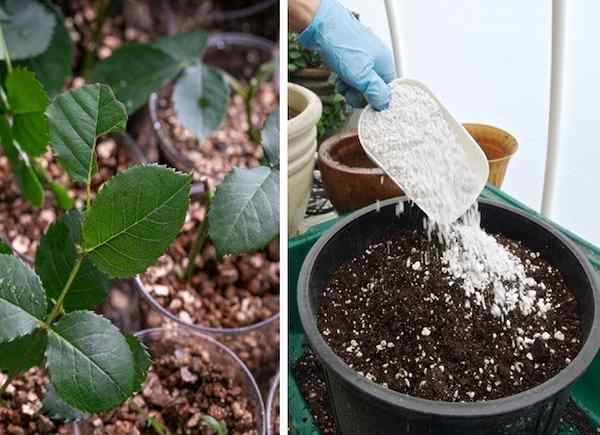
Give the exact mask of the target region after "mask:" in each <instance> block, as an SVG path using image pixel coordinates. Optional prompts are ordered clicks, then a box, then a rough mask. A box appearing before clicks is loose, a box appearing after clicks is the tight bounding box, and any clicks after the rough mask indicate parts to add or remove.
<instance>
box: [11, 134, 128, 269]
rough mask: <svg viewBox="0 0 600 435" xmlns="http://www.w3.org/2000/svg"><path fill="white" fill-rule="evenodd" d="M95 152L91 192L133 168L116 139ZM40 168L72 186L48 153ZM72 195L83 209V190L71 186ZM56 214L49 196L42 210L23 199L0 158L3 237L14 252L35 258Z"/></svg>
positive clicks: (98, 146) (62, 183) (101, 145)
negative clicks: (95, 160)
mask: <svg viewBox="0 0 600 435" xmlns="http://www.w3.org/2000/svg"><path fill="white" fill-rule="evenodd" d="M96 150H97V154H98V173H97V174H96V175H95V176H94V178H93V180H92V186H93V187H92V192H97V191H98V188H99V187H100V186H101V185H102V184H103V183H104V182H105V181H106V180H107V179H109V178H110V177H111V176H113V175H114V174H115V173H116V172H117V171H121V170H123V169H125V168H127V167H128V166H129V165H130V164H132V161H131V159H130V157H129V156H128V154H127V152H126V151H125V150H124V149H123V148H122V147H119V145H117V143H116V142H115V141H114V140H113V139H105V140H101V141H99V142H98V145H97V147H96ZM40 165H41V166H42V167H44V168H45V169H46V170H47V172H48V173H49V174H50V176H51V177H52V179H53V180H54V181H55V182H57V183H59V184H61V185H62V186H68V185H69V183H70V182H69V177H68V176H67V174H66V172H65V171H64V170H63V169H62V167H61V166H60V165H59V164H57V162H56V160H54V159H53V158H52V157H51V155H50V154H49V153H48V154H47V155H45V156H44V157H43V158H41V159H40ZM69 194H70V196H71V198H74V199H75V200H76V204H77V206H78V207H81V206H82V205H83V201H84V199H85V188H84V187H82V186H79V185H72V186H71V188H70V189H69ZM57 213H60V211H59V210H58V209H57V207H56V203H55V202H54V199H53V196H52V194H51V193H49V192H47V193H46V201H45V204H44V207H42V208H40V209H36V208H35V207H34V206H33V205H32V204H31V203H30V202H29V201H27V200H26V199H25V198H23V196H22V195H21V193H20V191H19V189H18V187H17V186H16V184H15V181H14V177H13V176H12V173H11V171H10V167H9V164H8V161H7V159H6V157H5V156H4V155H3V154H0V233H3V234H4V235H5V236H6V237H7V238H8V241H10V242H11V243H12V246H13V248H14V249H15V251H17V252H18V253H20V254H23V255H27V256H29V257H33V256H34V255H35V251H36V249H37V246H38V243H39V241H40V239H41V236H42V235H43V234H44V232H45V231H46V229H47V228H48V226H49V225H50V224H51V223H52V222H54V221H55V220H56V217H57Z"/></svg>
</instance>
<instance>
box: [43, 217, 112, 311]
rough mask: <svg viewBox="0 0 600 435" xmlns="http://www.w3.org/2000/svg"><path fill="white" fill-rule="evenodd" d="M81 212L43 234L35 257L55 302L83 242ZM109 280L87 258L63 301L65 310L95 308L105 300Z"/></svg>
mask: <svg viewBox="0 0 600 435" xmlns="http://www.w3.org/2000/svg"><path fill="white" fill-rule="evenodd" d="M81 226H82V218H81V214H80V213H79V212H78V211H77V210H73V211H71V212H69V213H67V214H66V215H65V216H63V217H62V218H61V219H60V220H58V221H56V222H54V223H53V224H52V225H51V226H50V227H49V228H48V231H47V232H46V234H45V235H44V236H43V237H42V240H41V242H40V247H39V248H38V250H37V252H36V256H35V270H36V272H37V273H38V275H39V277H40V278H41V280H42V283H43V284H44V288H45V289H46V296H47V297H48V299H49V300H54V301H56V300H57V299H58V297H59V296H60V293H61V291H62V289H63V288H64V287H65V284H66V283H67V280H68V279H69V274H70V272H71V270H73V267H74V266H75V263H76V261H77V259H78V258H79V256H78V253H77V247H76V246H77V245H78V244H80V242H81ZM110 288H111V282H110V279H109V278H108V277H107V276H106V275H104V274H103V273H102V272H100V271H99V270H98V269H96V267H95V266H94V265H93V264H92V262H91V261H90V260H89V259H87V258H86V259H84V260H83V263H82V264H81V267H80V268H79V272H78V273H77V276H76V277H75V280H74V281H73V283H72V284H71V287H70V289H69V293H68V294H67V296H66V298H65V300H64V308H65V310H66V311H73V310H81V309H93V308H96V307H97V306H98V305H100V304H101V303H103V302H104V300H105V299H106V297H107V296H108V293H109V291H110Z"/></svg>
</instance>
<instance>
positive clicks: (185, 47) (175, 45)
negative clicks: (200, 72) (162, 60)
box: [154, 31, 208, 66]
mask: <svg viewBox="0 0 600 435" xmlns="http://www.w3.org/2000/svg"><path fill="white" fill-rule="evenodd" d="M207 44H208V33H206V32H199V31H193V32H182V33H178V34H176V35H173V36H166V37H164V38H160V39H159V40H158V41H157V42H156V43H155V44H154V46H155V47H156V48H158V49H160V50H162V51H164V52H165V53H166V54H168V55H169V56H171V57H172V58H173V59H175V60H177V61H178V62H180V63H181V64H183V65H186V66H187V65H192V64H193V63H196V62H198V61H199V60H200V59H201V58H202V55H203V54H204V50H206V46H207Z"/></svg>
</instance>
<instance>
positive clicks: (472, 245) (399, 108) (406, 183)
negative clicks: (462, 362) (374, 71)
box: [359, 80, 550, 318]
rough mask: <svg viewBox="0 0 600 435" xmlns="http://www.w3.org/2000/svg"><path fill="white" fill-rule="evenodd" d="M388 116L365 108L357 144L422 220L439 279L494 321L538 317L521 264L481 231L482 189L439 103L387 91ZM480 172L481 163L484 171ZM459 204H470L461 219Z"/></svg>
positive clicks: (423, 95) (410, 88)
mask: <svg viewBox="0 0 600 435" xmlns="http://www.w3.org/2000/svg"><path fill="white" fill-rule="evenodd" d="M390 87H391V91H392V98H391V102H390V107H389V109H387V110H385V111H382V112H375V111H374V110H372V109H369V108H367V109H366V110H365V112H364V113H363V115H362V116H361V119H360V125H359V135H360V139H361V143H363V144H368V145H367V146H365V145H363V146H365V150H366V151H367V152H368V154H369V155H370V156H371V157H373V158H374V160H376V161H377V162H378V164H379V166H381V167H382V169H384V170H385V171H386V172H387V173H388V175H389V176H390V177H391V178H392V179H393V180H394V181H395V182H396V183H397V184H398V185H399V186H400V187H401V188H402V189H403V190H404V191H405V192H406V194H407V195H408V196H409V197H410V198H411V199H412V200H413V201H414V202H415V203H416V204H417V205H418V206H419V207H420V208H421V209H422V210H423V211H424V212H425V213H426V214H427V216H428V217H429V219H426V220H425V222H424V226H425V229H426V231H427V233H428V235H429V237H430V238H431V236H432V235H433V234H435V235H436V236H437V237H438V238H439V239H440V241H442V242H443V243H444V246H445V247H444V252H443V253H442V262H443V264H445V266H446V267H445V270H444V272H446V273H448V274H449V275H450V276H451V277H453V278H454V279H461V280H462V281H463V289H464V291H465V295H466V297H467V298H468V300H471V301H472V302H473V303H475V304H476V305H479V306H482V307H484V308H487V309H489V310H490V311H491V313H492V314H493V315H494V316H496V317H499V318H504V317H505V315H507V314H508V313H510V312H512V311H513V310H516V309H518V310H520V312H521V313H522V314H523V315H530V314H534V313H536V314H539V315H544V314H545V312H546V311H548V309H549V308H550V306H549V304H547V303H546V301H545V300H544V299H543V298H538V297H537V296H536V294H537V292H536V288H539V285H538V283H536V281H535V280H534V279H532V278H529V277H527V275H526V273H525V267H524V266H523V264H522V263H521V260H520V259H519V258H517V257H516V256H515V255H513V254H511V253H510V252H509V251H508V250H506V249H505V248H504V247H503V246H502V245H500V244H499V243H498V242H497V241H496V239H495V238H494V237H493V236H491V235H488V234H487V233H486V232H485V231H484V230H483V229H482V228H481V226H480V215H479V211H478V209H477V203H476V198H477V196H478V195H479V193H480V192H481V190H482V188H483V186H481V185H479V182H478V180H477V177H475V176H474V174H473V172H472V170H471V169H470V167H469V165H468V164H467V159H466V157H465V151H464V148H463V145H461V144H460V143H459V142H458V140H457V137H456V135H455V134H454V132H453V130H452V128H451V127H450V125H449V124H448V122H447V121H446V119H445V117H444V114H443V109H442V108H441V107H440V105H439V104H438V102H437V101H436V100H435V99H434V98H433V97H432V96H431V95H430V94H428V93H427V92H426V91H424V90H423V89H421V87H420V86H418V85H415V84H412V83H411V82H410V81H404V80H401V81H395V82H393V83H392V84H391V85H390ZM486 164H487V163H486ZM464 204H472V206H471V208H470V209H469V210H468V211H467V212H466V213H465V214H464V215H463V216H462V217H461V218H460V219H458V220H456V218H457V217H458V216H460V215H462V214H463V213H464V210H465V209H464Z"/></svg>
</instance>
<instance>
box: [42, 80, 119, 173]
mask: <svg viewBox="0 0 600 435" xmlns="http://www.w3.org/2000/svg"><path fill="white" fill-rule="evenodd" d="M46 115H47V117H48V122H49V124H50V146H51V147H52V150H53V151H54V153H55V154H56V156H57V158H58V160H59V162H60V163H61V164H62V165H63V167H64V168H65V169H66V170H67V172H68V173H69V175H70V177H71V179H72V180H73V181H75V182H80V183H86V182H89V179H90V178H91V177H92V176H93V175H94V174H95V173H96V169H97V166H96V157H95V151H96V139H97V138H98V137H99V136H102V135H103V134H107V133H112V132H117V131H122V130H123V129H124V128H125V123H126V121H127V113H126V112H125V107H123V104H121V103H120V102H119V101H118V100H117V99H116V98H115V95H114V93H113V91H112V90H111V89H110V88H109V87H108V86H106V85H99V84H94V85H86V86H84V87H82V88H80V89H77V90H73V91H69V92H65V93H64V94H61V95H59V96H57V97H56V98H55V99H54V101H52V104H50V106H49V107H48V110H47V111H46Z"/></svg>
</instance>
